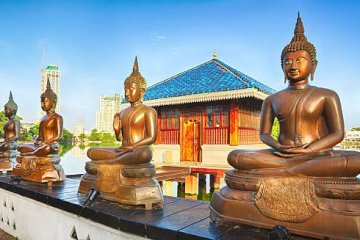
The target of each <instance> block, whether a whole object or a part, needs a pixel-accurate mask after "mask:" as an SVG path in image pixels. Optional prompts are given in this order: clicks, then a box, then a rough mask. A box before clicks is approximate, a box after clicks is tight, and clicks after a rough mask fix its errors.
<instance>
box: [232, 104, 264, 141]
mask: <svg viewBox="0 0 360 240" xmlns="http://www.w3.org/2000/svg"><path fill="white" fill-rule="evenodd" d="M239 104H240V107H239V115H238V119H239V125H238V127H239V143H240V144H253V143H260V142H261V141H260V138H259V128H260V109H261V102H260V101H256V100H254V99H252V100H251V99H243V100H241V101H240V102H239Z"/></svg>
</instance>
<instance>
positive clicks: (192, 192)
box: [159, 173, 226, 201]
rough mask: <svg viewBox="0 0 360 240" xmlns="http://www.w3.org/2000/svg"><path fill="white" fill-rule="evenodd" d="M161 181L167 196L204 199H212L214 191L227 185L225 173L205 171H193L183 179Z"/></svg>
mask: <svg viewBox="0 0 360 240" xmlns="http://www.w3.org/2000/svg"><path fill="white" fill-rule="evenodd" d="M159 183H160V185H161V187H162V190H163V193H164V195H166V196H172V197H182V198H187V199H192V200H203V201H210V200H211V196H212V194H213V193H214V191H217V190H219V189H220V188H221V187H223V186H225V185H226V184H225V181H224V177H223V174H222V176H218V175H216V176H215V175H213V174H204V173H191V174H190V175H188V176H186V177H184V178H183V180H179V179H177V180H176V181H173V180H164V181H160V182H159Z"/></svg>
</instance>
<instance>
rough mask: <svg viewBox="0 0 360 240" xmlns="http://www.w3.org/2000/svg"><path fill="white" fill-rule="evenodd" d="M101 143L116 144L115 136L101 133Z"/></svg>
mask: <svg viewBox="0 0 360 240" xmlns="http://www.w3.org/2000/svg"><path fill="white" fill-rule="evenodd" d="M101 142H103V143H113V142H116V139H115V136H114V135H113V134H111V133H103V134H102V136H101Z"/></svg>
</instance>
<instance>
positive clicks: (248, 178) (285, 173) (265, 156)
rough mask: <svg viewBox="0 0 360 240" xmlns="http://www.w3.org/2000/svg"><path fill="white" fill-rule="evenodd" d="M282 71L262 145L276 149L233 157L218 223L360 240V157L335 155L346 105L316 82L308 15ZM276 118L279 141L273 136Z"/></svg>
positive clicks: (214, 208)
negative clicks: (281, 84) (306, 31)
mask: <svg viewBox="0 0 360 240" xmlns="http://www.w3.org/2000/svg"><path fill="white" fill-rule="evenodd" d="M281 65H282V69H283V72H284V77H285V81H287V82H288V87H287V88H286V89H284V90H282V91H279V92H277V93H275V94H273V95H271V96H269V97H267V98H266V99H265V100H264V102H263V105H262V110H261V120H260V139H261V140H262V142H263V143H265V144H266V145H268V146H269V147H271V148H270V149H263V150H256V151H255V150H242V149H238V150H234V151H232V152H230V153H229V155H228V163H229V164H230V165H231V166H232V167H234V168H235V169H234V170H231V171H229V172H227V173H226V177H225V181H226V183H227V186H226V187H224V188H222V189H221V190H220V192H218V193H216V194H214V195H213V198H212V201H211V205H210V209H211V218H212V219H213V220H214V221H219V220H221V219H222V220H229V221H235V222H240V223H246V224H253V225H256V226H262V227H273V226H275V225H284V226H287V227H288V228H289V229H290V230H291V231H293V232H296V233H300V234H304V235H307V236H311V237H324V236H328V237H335V238H336V237H339V236H346V237H350V238H351V237H355V238H359V236H360V235H359V233H358V230H357V222H359V220H360V207H359V206H360V205H359V203H360V181H359V180H357V179H356V178H355V177H356V176H357V175H358V174H359V173H360V153H359V152H355V151H335V150H333V149H332V148H333V147H334V146H335V145H336V144H338V143H340V142H341V141H342V139H343V138H344V120H343V115H342V110H341V104H340V100H339V97H338V95H337V94H336V92H334V91H332V90H329V89H326V88H319V87H315V86H311V85H310V84H309V77H310V78H311V80H313V79H314V73H315V69H316V67H317V60H316V50H315V47H314V45H313V44H311V43H310V42H309V41H308V40H307V38H306V37H305V35H304V26H303V23H302V20H301V18H300V14H298V18H297V22H296V27H295V31H294V37H293V38H292V40H291V42H290V43H289V44H288V45H286V46H285V48H284V49H283V51H282V54H281ZM275 118H277V119H278V120H279V124H280V133H279V136H278V139H274V138H273V137H272V136H271V130H272V126H273V122H274V119H275ZM349 200H350V201H349ZM340 219H341V220H340ZM334 221H337V222H339V221H343V222H344V223H345V225H346V228H340V227H335V226H333V225H332V223H331V222H334Z"/></svg>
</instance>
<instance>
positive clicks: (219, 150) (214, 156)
mask: <svg viewBox="0 0 360 240" xmlns="http://www.w3.org/2000/svg"><path fill="white" fill-rule="evenodd" d="M261 148H269V147H267V146H266V145H264V144H251V145H239V146H230V145H220V144H206V145H202V146H201V149H202V162H203V163H205V164H218V165H228V163H227V156H228V154H229V153H230V152H231V151H232V150H235V149H261Z"/></svg>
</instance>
